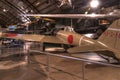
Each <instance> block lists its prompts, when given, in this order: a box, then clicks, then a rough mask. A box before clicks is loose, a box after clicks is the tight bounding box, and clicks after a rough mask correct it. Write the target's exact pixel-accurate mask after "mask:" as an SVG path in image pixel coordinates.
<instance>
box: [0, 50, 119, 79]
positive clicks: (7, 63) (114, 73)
mask: <svg viewBox="0 0 120 80" xmlns="http://www.w3.org/2000/svg"><path fill="white" fill-rule="evenodd" d="M14 50H15V49H14ZM5 51H7V49H6V50H5ZM5 51H4V54H5V55H6V56H2V58H0V80H82V77H83V76H82V62H81V61H76V60H71V59H65V58H60V57H55V56H50V58H49V62H50V67H49V73H48V71H47V70H48V69H47V66H46V63H47V61H46V59H47V57H46V55H44V54H40V53H33V52H32V53H31V55H30V56H29V58H28V59H29V63H27V61H25V56H23V55H21V56H20V55H8V53H7V52H5ZM17 51H18V50H17V49H16V52H17ZM14 53H15V51H13V50H11V54H14ZM9 54H10V52H9ZM54 54H60V55H66V56H74V57H78V58H88V59H90V60H95V61H100V62H107V61H106V60H105V59H103V58H101V57H100V56H98V55H96V54H95V53H81V54H69V53H66V52H54ZM7 55H8V56H7ZM85 80H120V68H115V67H109V66H103V65H98V64H92V63H88V62H86V63H85Z"/></svg>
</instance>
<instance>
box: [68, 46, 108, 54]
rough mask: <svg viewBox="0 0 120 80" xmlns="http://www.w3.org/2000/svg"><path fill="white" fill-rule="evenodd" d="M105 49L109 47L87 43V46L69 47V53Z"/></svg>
mask: <svg viewBox="0 0 120 80" xmlns="http://www.w3.org/2000/svg"><path fill="white" fill-rule="evenodd" d="M105 50H107V49H106V48H105V47H102V46H97V45H87V46H80V47H73V48H69V49H68V50H67V51H68V52H69V53H78V52H90V51H105Z"/></svg>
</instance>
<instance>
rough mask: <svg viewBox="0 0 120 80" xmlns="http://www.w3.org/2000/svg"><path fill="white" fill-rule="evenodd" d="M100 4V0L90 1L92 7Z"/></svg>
mask: <svg viewBox="0 0 120 80" xmlns="http://www.w3.org/2000/svg"><path fill="white" fill-rule="evenodd" d="M98 5H99V1H98V0H92V1H91V2H90V6H91V7H92V8H97V7H98Z"/></svg>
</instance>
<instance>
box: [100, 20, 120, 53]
mask: <svg viewBox="0 0 120 80" xmlns="http://www.w3.org/2000/svg"><path fill="white" fill-rule="evenodd" d="M98 41H100V42H102V43H103V44H105V45H106V46H109V47H110V48H111V49H114V50H117V52H118V51H120V19H118V20H116V21H114V22H113V23H112V24H111V25H110V27H108V29H107V30H106V31H105V32H104V33H103V34H102V35H101V36H100V37H99V39H98Z"/></svg>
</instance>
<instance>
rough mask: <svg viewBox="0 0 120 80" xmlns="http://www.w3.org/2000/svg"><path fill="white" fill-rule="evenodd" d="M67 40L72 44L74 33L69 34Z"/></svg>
mask: <svg viewBox="0 0 120 80" xmlns="http://www.w3.org/2000/svg"><path fill="white" fill-rule="evenodd" d="M67 40H68V43H70V44H72V43H73V35H69V36H68V38H67Z"/></svg>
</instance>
